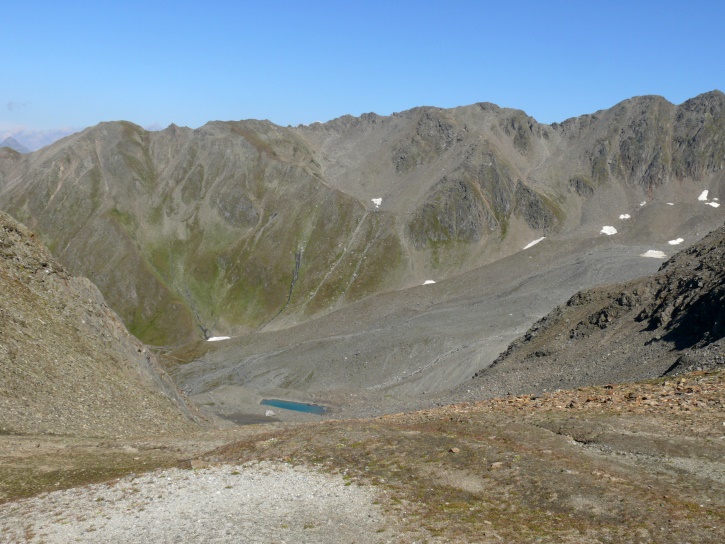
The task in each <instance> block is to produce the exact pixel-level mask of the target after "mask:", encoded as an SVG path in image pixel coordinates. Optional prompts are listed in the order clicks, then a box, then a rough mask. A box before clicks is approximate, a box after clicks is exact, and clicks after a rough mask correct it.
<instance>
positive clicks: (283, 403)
mask: <svg viewBox="0 0 725 544" xmlns="http://www.w3.org/2000/svg"><path fill="white" fill-rule="evenodd" d="M260 404H264V405H265V406H274V407H275V408H282V409H283V410H294V411H295V412H305V413H307V414H317V415H321V414H324V413H325V412H327V408H325V407H324V406H320V405H319V404H307V403H305V402H293V401H291V400H280V399H263V400H262V402H261V403H260Z"/></svg>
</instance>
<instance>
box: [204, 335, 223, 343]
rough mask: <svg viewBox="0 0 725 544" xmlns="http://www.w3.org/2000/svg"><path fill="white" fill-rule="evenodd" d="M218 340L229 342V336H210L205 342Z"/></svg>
mask: <svg viewBox="0 0 725 544" xmlns="http://www.w3.org/2000/svg"><path fill="white" fill-rule="evenodd" d="M219 340H229V336H212V337H211V338H207V339H206V341H207V342H218V341H219Z"/></svg>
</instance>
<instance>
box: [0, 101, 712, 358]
mask: <svg viewBox="0 0 725 544" xmlns="http://www.w3.org/2000/svg"><path fill="white" fill-rule="evenodd" d="M724 97H725V95H723V94H722V93H721V92H719V91H713V92H711V93H706V94H703V95H700V96H698V97H695V98H693V99H691V100H689V101H687V102H685V103H683V104H682V105H680V106H674V105H672V104H670V103H669V102H667V101H666V100H664V99H663V98H661V97H660V98H653V97H638V98H633V99H630V100H627V101H623V102H621V103H620V104H618V105H616V106H614V107H613V108H610V109H608V110H601V111H600V112H596V113H594V114H590V115H585V116H580V117H577V118H572V119H568V120H566V121H564V122H562V123H560V124H558V123H555V124H552V125H542V124H539V123H537V122H536V121H535V120H534V119H533V118H531V117H530V116H528V115H526V114H525V113H524V112H522V111H520V110H513V109H507V108H499V107H498V106H494V105H491V104H487V103H479V104H475V105H471V106H462V107H459V108H452V109H442V108H432V107H421V108H414V109H412V110H408V111H405V112H401V113H396V114H393V115H391V116H378V115H376V114H364V115H362V116H360V117H358V118H355V117H352V116H343V117H340V118H337V119H334V120H332V121H329V122H327V123H324V124H323V123H320V124H317V123H315V124H313V125H307V126H299V127H286V128H285V127H280V126H277V125H274V124H273V123H271V122H268V121H254V120H250V121H229V122H222V121H214V122H210V123H207V124H206V125H204V126H203V127H200V128H198V129H188V128H183V127H177V126H175V125H170V126H169V127H167V128H166V129H164V130H162V131H157V132H148V131H145V130H144V129H142V128H141V127H138V126H137V125H134V124H132V123H128V122H111V123H102V124H100V125H97V126H96V127H91V128H89V129H86V130H85V131H83V132H82V133H79V134H76V135H72V136H69V137H67V138H65V139H63V140H61V141H60V142H58V143H56V144H54V145H52V146H49V147H47V148H45V149H43V150H41V151H38V152H36V153H33V154H30V155H29V156H27V157H26V156H22V157H5V156H0V197H1V198H2V203H3V204H2V206H3V208H4V209H5V210H6V211H9V212H11V213H13V214H14V215H16V216H18V217H19V218H20V219H21V220H23V221H24V222H26V223H28V224H29V225H30V226H31V227H32V228H35V229H36V230H38V231H39V232H40V233H41V235H42V236H43V239H44V240H45V241H46V242H47V243H48V245H49V247H50V248H51V250H52V251H54V252H55V253H56V254H57V255H58V257H59V258H60V259H61V261H63V262H64V263H65V264H66V265H67V266H69V267H70V268H71V270H72V271H73V272H74V273H79V274H85V275H87V276H89V277H91V278H92V279H93V280H94V281H95V282H96V283H97V284H98V285H99V287H100V288H101V290H102V291H103V292H104V294H105V296H106V297H107V299H108V300H109V303H110V304H112V306H113V307H114V308H115V309H116V310H117V311H118V313H119V314H120V315H121V316H122V318H123V319H124V322H125V323H127V325H128V326H129V327H130V328H131V330H132V332H134V333H135V334H137V335H138V336H139V337H141V338H142V339H143V340H145V341H147V342H149V343H152V344H156V345H178V344H180V343H184V342H186V341H189V340H191V339H194V338H198V337H206V336H212V335H215V334H236V333H243V332H250V331H253V330H257V329H259V328H260V327H261V328H263V329H269V328H285V327H289V326H292V325H295V324H297V323H301V322H304V321H306V320H308V319H310V318H311V317H314V316H319V315H325V314H326V313H329V312H330V311H333V310H335V309H338V308H341V307H344V306H346V305H348V304H350V303H352V302H354V301H356V300H360V299H362V298H365V297H367V296H370V295H371V294H375V293H379V292H384V291H392V290H396V289H400V288H405V287H410V286H412V285H415V284H417V283H422V281H423V280H425V279H427V278H430V277H436V278H438V279H442V278H445V277H450V276H451V275H453V274H458V273H461V272H465V271H467V270H472V269H475V268H476V267H478V266H480V265H482V264H485V263H487V262H491V261H493V260H495V259H498V258H501V257H503V256H506V255H510V254H511V253H512V252H513V251H516V250H518V249H517V248H518V247H520V246H522V245H523V244H525V243H527V242H528V241H530V240H531V239H534V238H539V237H540V236H542V235H546V236H550V235H555V236H571V235H572V234H574V233H577V232H580V231H582V229H583V228H587V227H589V226H590V225H593V224H597V223H600V226H599V228H601V222H602V221H604V217H605V216H606V213H605V212H606V210H608V209H612V208H615V209H616V208H622V212H624V211H625V210H624V208H626V209H627V210H629V209H631V208H632V207H633V205H634V203H635V202H640V201H643V200H650V199H652V198H655V199H656V200H658V201H666V200H668V199H672V200H677V201H684V200H685V197H686V195H692V193H694V192H695V191H696V190H697V191H700V190H702V189H709V191H710V192H711V194H712V196H716V195H720V196H722V193H725V190H723V189H722V187H723V184H724V183H725V181H724V179H723V175H722V172H721V167H722V164H721V163H722V158H721V157H722V156H723V155H724V154H725V153H721V152H723V151H724V150H725V147H724V146H725V143H723V137H722V131H723V124H724V123H723V115H724V114H723V112H724V111H725V104H724V103H725V98H724ZM378 198H381V199H382V201H381V204H380V205H379V206H378V205H376V204H374V203H373V202H372V200H373V199H378ZM708 213H710V211H707V210H704V209H698V214H699V215H700V216H703V217H704V216H705V215H706V214H708ZM710 215H712V213H710ZM604 224H607V223H604ZM686 227H687V225H686V224H685V225H683V228H686ZM589 228H591V227H589ZM111 248H121V249H120V250H119V251H115V252H114V251H112V249H111Z"/></svg>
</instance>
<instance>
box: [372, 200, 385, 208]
mask: <svg viewBox="0 0 725 544" xmlns="http://www.w3.org/2000/svg"><path fill="white" fill-rule="evenodd" d="M370 200H371V201H372V203H373V204H375V207H376V208H379V207H380V205H381V204H382V203H383V199H382V198H371V199H370Z"/></svg>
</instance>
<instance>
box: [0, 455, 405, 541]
mask: <svg viewBox="0 0 725 544" xmlns="http://www.w3.org/2000/svg"><path fill="white" fill-rule="evenodd" d="M374 501H375V492H374V490H372V489H370V488H365V487H359V486H357V485H354V484H353V485H346V482H345V481H344V480H343V478H342V477H339V476H333V475H329V474H322V473H318V472H314V471H311V470H309V469H305V468H300V467H295V468H292V467H291V466H289V465H284V464H271V463H258V464H253V465H241V466H235V465H217V466H213V467H207V468H202V469H197V470H193V471H191V470H181V469H171V470H165V471H163V472H154V473H150V474H144V475H141V476H137V477H134V476H130V477H127V478H124V479H122V480H119V481H115V482H112V483H106V484H97V485H91V486H87V487H82V488H76V489H68V490H63V491H55V492H52V493H47V494H44V495H40V496H38V497H34V498H30V499H26V500H21V501H17V502H12V503H7V504H4V505H0V542H13V543H14V542H48V543H64V542H125V543H147V542H148V543H152V542H153V543H163V542H215V543H216V542H235V543H238V542H250V543H251V542H265V543H267V542H269V543H271V542H280V543H281V542H295V543H299V542H320V543H324V542H330V543H333V542H334V543H338V542H350V543H352V542H357V543H361V544H367V543H378V542H388V541H393V540H395V536H394V534H393V531H392V529H391V527H390V526H389V525H388V523H387V520H386V519H385V517H384V515H383V513H382V511H381V509H380V508H379V507H378V506H376V505H375V504H373V503H374Z"/></svg>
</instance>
